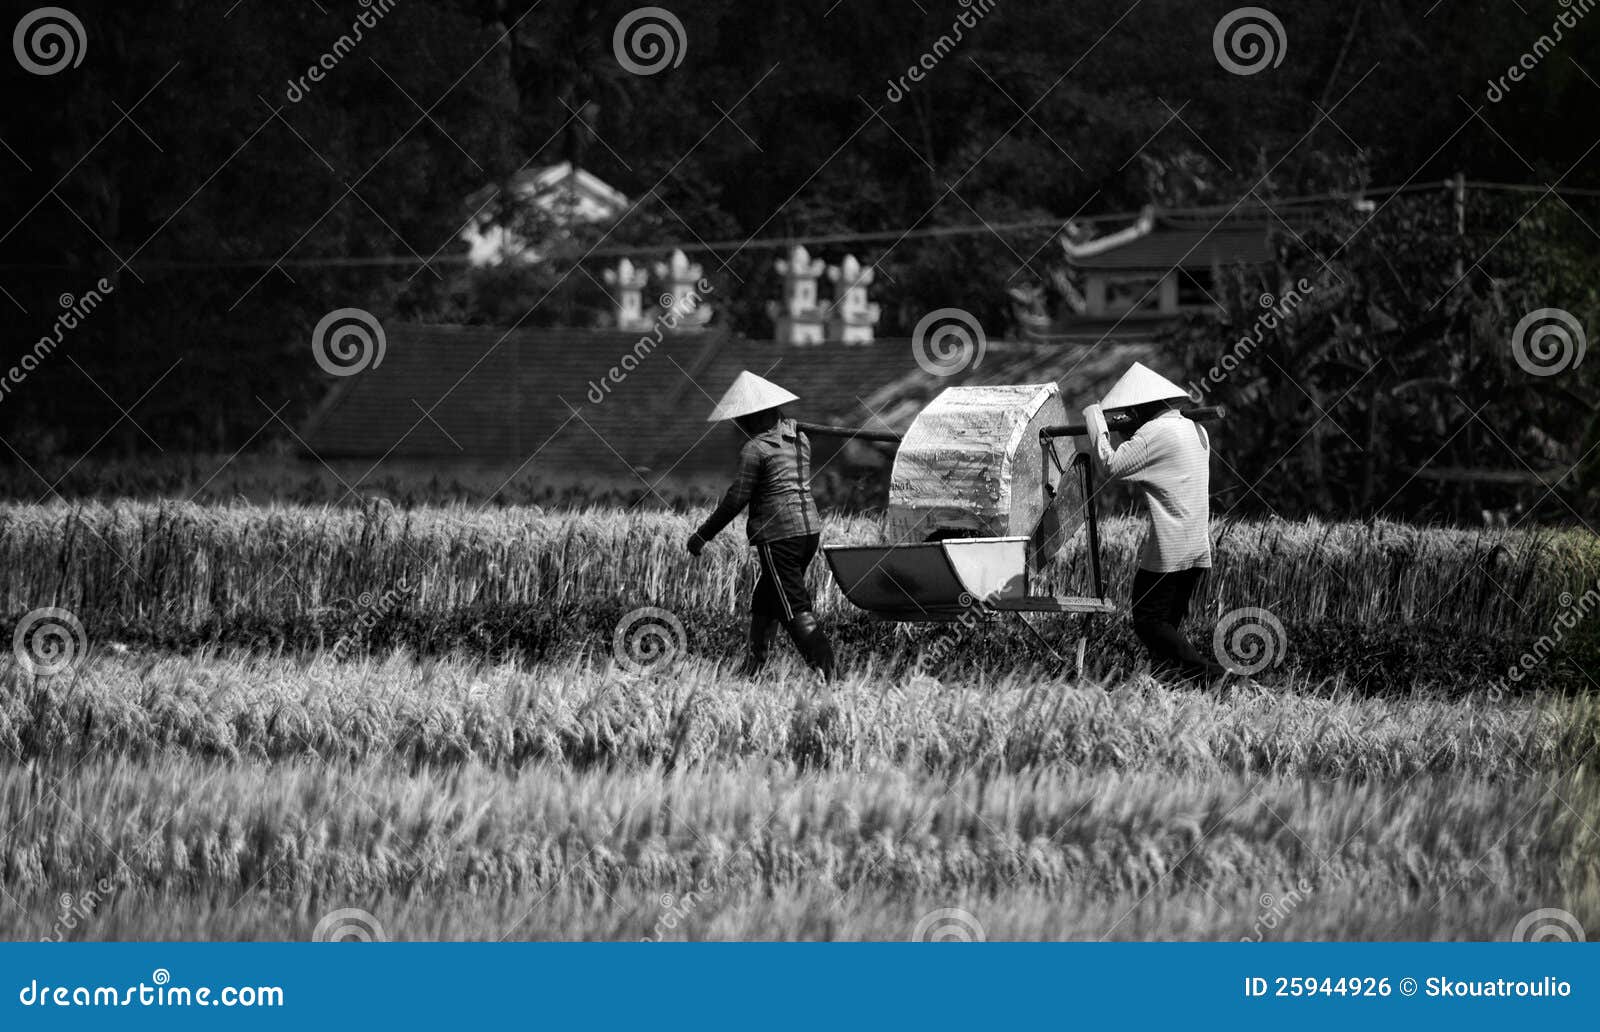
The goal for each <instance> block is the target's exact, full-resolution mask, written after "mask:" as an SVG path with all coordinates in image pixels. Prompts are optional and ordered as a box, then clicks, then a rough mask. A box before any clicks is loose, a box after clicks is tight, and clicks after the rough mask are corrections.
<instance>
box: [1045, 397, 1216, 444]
mask: <svg viewBox="0 0 1600 1032" xmlns="http://www.w3.org/2000/svg"><path fill="white" fill-rule="evenodd" d="M1178 411H1179V412H1180V413H1182V414H1183V416H1184V417H1185V418H1187V419H1192V420H1194V421H1195V422H1197V423H1215V422H1217V421H1218V420H1220V419H1224V418H1226V417H1227V415H1228V409H1227V407H1226V406H1223V405H1191V406H1189V407H1188V408H1185V409H1179V410H1178ZM1105 415H1106V429H1107V430H1123V429H1126V428H1127V427H1128V425H1129V424H1131V423H1132V422H1133V413H1131V412H1127V411H1122V412H1107V413H1106V414H1105ZM1086 433H1088V427H1086V426H1084V425H1083V424H1082V423H1068V424H1067V425H1066V426H1047V427H1045V428H1044V429H1042V430H1040V431H1039V439H1040V440H1049V439H1051V438H1053V437H1081V436H1082V435H1084V434H1086Z"/></svg>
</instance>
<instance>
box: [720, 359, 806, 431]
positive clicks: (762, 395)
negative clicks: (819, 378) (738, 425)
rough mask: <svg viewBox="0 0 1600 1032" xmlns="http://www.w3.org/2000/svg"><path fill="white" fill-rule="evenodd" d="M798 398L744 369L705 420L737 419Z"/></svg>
mask: <svg viewBox="0 0 1600 1032" xmlns="http://www.w3.org/2000/svg"><path fill="white" fill-rule="evenodd" d="M799 400H800V399H799V397H797V396H796V395H793V394H790V393H789V392H788V391H786V390H784V389H783V388H782V387H779V386H778V385H777V384H775V383H773V382H772V381H771V380H763V379H762V378H761V377H759V376H757V375H756V374H755V373H752V372H751V371H750V370H748V369H746V370H745V371H744V372H742V373H740V374H739V376H738V378H737V379H735V380H734V381H733V386H732V387H729V388H728V390H727V391H726V392H725V393H724V394H723V395H722V400H721V401H719V402H717V407H716V408H714V409H712V410H711V415H710V416H708V417H706V422H707V423H715V422H717V421H718V420H722V419H738V418H739V417H740V416H748V415H750V414H751V413H753V412H764V411H766V410H767V409H769V408H777V407H778V406H779V405H785V404H787V403H789V402H791V401H799Z"/></svg>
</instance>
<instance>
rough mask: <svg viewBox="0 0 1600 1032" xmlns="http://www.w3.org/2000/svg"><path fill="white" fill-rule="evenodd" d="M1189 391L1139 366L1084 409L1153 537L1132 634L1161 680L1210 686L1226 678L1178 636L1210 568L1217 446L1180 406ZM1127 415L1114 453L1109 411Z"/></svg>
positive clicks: (1103, 462)
mask: <svg viewBox="0 0 1600 1032" xmlns="http://www.w3.org/2000/svg"><path fill="white" fill-rule="evenodd" d="M1187 400H1188V395H1187V394H1186V393H1185V392H1184V390H1183V388H1181V387H1179V386H1178V385H1177V384H1175V383H1173V382H1172V381H1170V380H1168V379H1167V378H1166V377H1164V376H1161V375H1160V374H1158V373H1156V372H1155V371H1153V370H1151V369H1149V368H1147V367H1146V366H1144V365H1141V364H1140V363H1138V362H1135V363H1134V364H1133V367H1132V368H1131V369H1129V370H1128V371H1127V372H1126V373H1124V374H1123V376H1122V379H1120V380H1118V381H1117V382H1116V385H1115V386H1113V387H1112V388H1111V392H1110V393H1109V394H1107V395H1106V396H1105V400H1103V401H1102V402H1101V403H1100V404H1098V405H1090V406H1089V407H1088V408H1086V409H1084V410H1083V421H1084V425H1085V427H1086V428H1087V430H1088V433H1089V442H1090V447H1091V450H1092V451H1093V453H1094V455H1095V457H1096V460H1097V461H1098V463H1099V465H1100V467H1101V469H1102V470H1104V472H1105V474H1106V475H1107V477H1108V478H1109V479H1112V480H1125V481H1127V482H1129V483H1131V484H1135V485H1137V487H1138V490H1139V493H1140V494H1142V495H1143V496H1144V500H1145V506H1146V509H1147V511H1148V515H1149V532H1148V534H1147V536H1146V537H1145V542H1144V550H1143V552H1142V553H1141V555H1140V558H1139V570H1138V572H1137V573H1136V574H1135V575H1134V578H1133V630H1134V633H1135V634H1137V635H1138V636H1139V641H1140V642H1142V643H1143V644H1144V647H1145V651H1147V652H1148V653H1149V654H1150V665H1151V667H1152V672H1153V673H1155V674H1156V676H1158V677H1159V676H1174V675H1175V676H1177V677H1180V678H1182V679H1184V680H1188V681H1205V682H1209V681H1211V680H1213V679H1214V678H1217V677H1220V676H1221V675H1222V674H1224V673H1226V670H1225V669H1224V668H1223V667H1222V666H1221V665H1219V664H1218V663H1216V662H1214V661H1212V660H1211V659H1209V658H1208V657H1206V656H1204V655H1202V654H1201V653H1200V652H1198V651H1196V649H1195V647H1194V646H1193V645H1192V644H1190V643H1189V640H1188V639H1187V638H1185V637H1184V636H1183V634H1182V633H1181V632H1180V631H1179V629H1178V628H1179V626H1180V625H1181V624H1182V623H1183V619H1184V617H1185V616H1186V615H1187V614H1188V611H1189V599H1190V597H1191V596H1192V595H1193V594H1194V591H1195V587H1196V586H1197V585H1198V584H1199V582H1200V579H1201V577H1202V576H1203V575H1204V573H1205V571H1206V570H1209V569H1210V568H1211V526H1210V524H1211V505H1210V499H1209V495H1208V493H1209V490H1210V483H1211V469H1210V458H1211V442H1210V439H1209V438H1208V437H1207V436H1206V432H1205V430H1204V429H1203V428H1202V427H1201V426H1200V425H1199V424H1198V423H1195V422H1192V421H1191V420H1189V419H1187V418H1185V417H1184V416H1183V414H1182V413H1180V412H1179V411H1178V405H1179V404H1181V403H1182V402H1184V401H1187ZM1118 410H1126V411H1128V412H1129V413H1130V414H1131V415H1132V417H1133V421H1132V423H1131V424H1130V425H1129V426H1128V428H1127V429H1126V430H1125V431H1124V432H1127V433H1131V436H1130V437H1129V438H1128V439H1127V440H1126V441H1124V442H1123V443H1122V445H1120V446H1118V447H1112V445H1111V439H1110V434H1109V432H1108V431H1107V428H1106V419H1105V415H1104V413H1105V412H1110V411H1118Z"/></svg>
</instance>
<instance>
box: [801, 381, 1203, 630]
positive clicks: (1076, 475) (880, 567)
mask: <svg viewBox="0 0 1600 1032" xmlns="http://www.w3.org/2000/svg"><path fill="white" fill-rule="evenodd" d="M1185 415H1187V416H1189V417H1190V418H1192V419H1214V418H1217V417H1219V416H1220V415H1221V410H1220V409H1217V408H1193V409H1189V410H1186V411H1185ZM1118 416H1119V413H1110V414H1108V415H1107V423H1108V425H1109V426H1110V428H1111V429H1112V430H1113V431H1115V430H1116V429H1118V427H1119V425H1121V426H1124V427H1125V426H1126V425H1127V423H1128V418H1127V416H1126V415H1122V418H1120V419H1119V418H1118ZM801 427H802V429H804V430H806V431H807V432H808V433H811V434H823V435H833V436H841V437H849V438H854V439H858V440H871V441H885V442H892V443H897V444H898V445H899V448H898V451H897V452H896V455H895V460H894V468H893V471H892V473H891V475H890V481H889V507H888V513H887V519H886V525H887V526H886V529H887V534H888V537H889V542H888V543H886V544H879V545H839V546H832V547H828V548H826V549H825V550H824V551H825V553H826V555H827V560H828V565H829V566H830V567H831V568H832V570H833V576H834V579H835V580H836V581H837V582H838V584H839V588H840V590H841V591H843V592H844V595H845V597H846V598H847V599H849V600H850V602H851V603H852V604H854V605H855V606H857V607H859V608H861V609H864V610H866V611H867V612H869V613H872V614H874V615H875V616H877V617H879V618H882V619H886V620H894V621H900V622H945V621H952V620H957V619H960V618H961V617H962V616H963V614H970V613H977V614H979V615H989V614H992V613H1007V612H1009V613H1014V614H1018V615H1019V616H1020V615H1021V614H1025V613H1110V612H1113V611H1115V609H1116V607H1115V605H1114V604H1113V603H1112V602H1111V601H1110V600H1109V599H1108V598H1107V595H1106V585H1105V577H1104V574H1103V572H1102V569H1101V561H1100V528H1099V521H1098V515H1097V513H1096V506H1095V472H1094V465H1093V463H1092V462H1091V458H1090V455H1089V451H1088V449H1089V438H1088V435H1087V431H1086V429H1085V427H1084V426H1083V425H1082V424H1081V423H1077V424H1072V423H1069V422H1068V417H1067V410H1066V406H1065V404H1064V403H1063V401H1062V398H1061V391H1060V388H1059V387H1057V385H1056V384H1054V383H1045V384H1019V385H1012V386H967V387H949V388H946V389H945V390H944V391H943V392H942V393H940V394H939V396H938V397H936V398H935V399H934V400H933V401H932V402H930V403H929V404H928V405H927V406H926V407H925V408H924V409H923V410H922V411H921V412H920V413H918V415H917V417H916V419H915V420H914V421H913V422H912V423H911V426H910V427H909V428H908V429H907V430H906V432H905V433H904V434H903V435H902V434H895V433H892V432H886V431H870V430H853V429H849V428H842V427H830V426H822V425H818V424H812V423H802V424H801ZM1079 533H1084V534H1086V535H1087V538H1088V540H1087V553H1088V558H1089V574H1090V577H1091V579H1092V584H1091V585H1090V586H1089V588H1090V590H1089V592H1086V593H1082V594H1058V593H1055V592H1054V591H1051V590H1049V586H1048V585H1047V582H1046V578H1045V568H1046V567H1047V565H1048V564H1049V562H1050V560H1052V559H1053V558H1055V556H1056V555H1057V554H1058V553H1060V551H1061V550H1062V548H1063V547H1064V546H1065V545H1066V544H1067V543H1068V542H1069V541H1071V540H1072V539H1073V538H1074V537H1076V536H1077V535H1078V534H1079ZM1024 623H1025V624H1026V621H1024ZM1028 626H1029V629H1030V630H1032V627H1031V625H1028Z"/></svg>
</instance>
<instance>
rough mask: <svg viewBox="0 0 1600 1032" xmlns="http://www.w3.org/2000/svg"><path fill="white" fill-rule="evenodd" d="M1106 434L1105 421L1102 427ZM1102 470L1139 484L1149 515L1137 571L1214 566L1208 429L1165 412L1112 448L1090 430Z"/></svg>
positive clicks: (1107, 439) (1108, 441)
mask: <svg viewBox="0 0 1600 1032" xmlns="http://www.w3.org/2000/svg"><path fill="white" fill-rule="evenodd" d="M1100 427H1101V430H1102V431H1103V427H1104V423H1103V422H1102V423H1101V424H1100ZM1090 435H1091V438H1092V440H1093V442H1094V448H1095V452H1096V455H1097V457H1098V458H1099V460H1100V466H1101V468H1102V469H1104V470H1105V471H1106V473H1107V475H1108V476H1110V477H1111V479H1113V480H1126V481H1128V482H1129V483H1131V484H1137V485H1138V487H1139V491H1140V493H1142V494H1143V495H1144V499H1145V507H1146V509H1147V510H1148V512H1149V533H1148V535H1147V536H1146V537H1145V541H1144V551H1143V552H1142V553H1141V554H1140V556H1139V568H1140V569H1141V570H1150V571H1153V572H1155V573H1171V572H1173V571H1175V570H1187V569H1190V568H1192V567H1196V566H1199V567H1209V566H1210V565H1211V499H1210V489H1211V461H1210V460H1211V441H1210V438H1208V437H1207V436H1206V432H1205V429H1204V428H1203V427H1201V426H1200V425H1199V424H1198V423H1195V422H1192V421H1191V420H1189V419H1186V418H1185V417H1184V416H1183V415H1182V414H1180V413H1178V412H1175V411H1168V412H1164V413H1162V414H1161V415H1159V416H1157V417H1156V418H1154V419H1152V420H1150V421H1149V422H1147V423H1145V424H1144V425H1143V426H1141V427H1140V428H1139V429H1138V430H1136V431H1134V434H1133V436H1132V437H1130V438H1129V439H1128V440H1126V441H1124V442H1123V443H1122V444H1121V446H1119V447H1115V448H1113V447H1112V446H1111V438H1110V437H1109V436H1108V435H1107V434H1105V433H1104V432H1097V431H1096V430H1095V429H1093V428H1091V430H1090Z"/></svg>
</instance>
